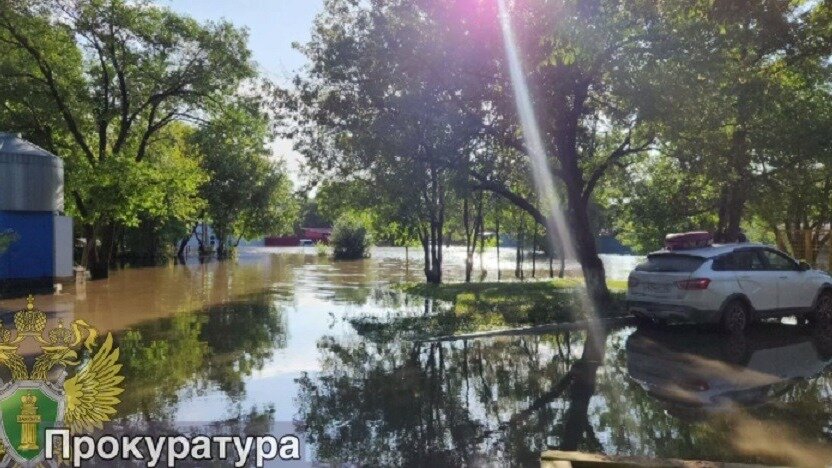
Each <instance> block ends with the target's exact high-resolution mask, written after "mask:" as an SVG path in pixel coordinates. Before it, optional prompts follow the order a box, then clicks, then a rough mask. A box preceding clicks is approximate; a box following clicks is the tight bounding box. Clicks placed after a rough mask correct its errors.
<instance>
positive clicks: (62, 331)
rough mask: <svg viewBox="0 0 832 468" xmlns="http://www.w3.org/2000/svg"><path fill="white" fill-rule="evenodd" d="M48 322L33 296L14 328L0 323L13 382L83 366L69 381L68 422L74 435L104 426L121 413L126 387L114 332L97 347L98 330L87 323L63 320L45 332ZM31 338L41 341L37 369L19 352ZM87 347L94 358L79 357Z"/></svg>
mask: <svg viewBox="0 0 832 468" xmlns="http://www.w3.org/2000/svg"><path fill="white" fill-rule="evenodd" d="M46 322H47V317H46V314H45V313H44V312H42V311H40V310H38V309H37V308H35V305H34V297H33V296H29V297H28V299H27V301H26V308H25V309H23V310H20V311H18V312H16V313H15V315H14V325H15V329H14V330H10V329H7V328H5V327H4V326H3V325H2V324H0V366H5V367H7V368H8V369H9V371H10V373H11V378H12V381H45V382H49V381H51V380H52V376H51V375H50V372H52V371H53V369H55V368H56V366H63V367H64V369H67V370H68V369H70V368H73V367H77V368H78V370H77V371H76V372H75V375H73V376H72V377H69V378H67V379H65V380H64V382H63V397H64V400H65V406H64V407H65V410H64V415H63V423H64V425H65V426H66V427H68V428H69V430H70V431H71V432H73V433H78V432H88V431H91V430H93V429H100V428H101V427H102V425H103V423H104V422H106V421H109V420H110V418H111V417H112V416H113V415H114V414H115V412H116V409H115V408H116V406H117V405H118V404H119V403H120V401H121V400H119V398H118V396H119V395H120V394H121V393H122V392H123V391H124V389H123V388H121V386H120V384H121V383H122V381H123V380H124V376H122V375H121V374H120V372H121V364H119V362H118V358H119V350H118V348H117V347H114V346H113V336H112V334H110V333H108V334H107V337H106V338H105V339H104V343H103V344H102V345H101V346H100V347H98V349H97V350H95V346H96V343H95V342H96V338H97V337H98V331H97V330H96V329H95V328H93V327H91V326H90V325H89V324H87V323H86V322H85V321H83V320H75V321H73V322H72V323H71V324H70V325H69V327H66V326H64V324H63V322H62V321H59V322H58V326H57V327H55V328H53V329H51V330H49V331H48V332H46V333H44V330H45V329H46ZM27 339H33V340H35V341H36V342H37V343H38V344H40V346H41V350H42V354H40V355H38V356H37V358H35V362H34V365H33V366H32V370H31V372H29V370H28V368H27V366H26V363H25V361H24V359H23V356H21V355H20V353H19V347H20V344H21V343H22V342H23V341H25V340H27ZM84 350H86V351H87V352H88V353H89V356H90V357H89V358H88V359H86V360H83V359H81V358H80V356H79V353H83V351H84Z"/></svg>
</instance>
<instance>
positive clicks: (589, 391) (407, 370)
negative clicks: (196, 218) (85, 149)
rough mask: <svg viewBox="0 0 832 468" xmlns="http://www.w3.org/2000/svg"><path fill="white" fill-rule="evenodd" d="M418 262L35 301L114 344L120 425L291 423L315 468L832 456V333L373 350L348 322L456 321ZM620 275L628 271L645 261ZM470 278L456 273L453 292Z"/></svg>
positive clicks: (758, 331) (148, 281)
mask: <svg viewBox="0 0 832 468" xmlns="http://www.w3.org/2000/svg"><path fill="white" fill-rule="evenodd" d="M417 253H418V252H417V251H415V249H414V250H412V251H411V261H410V262H407V261H406V260H405V259H404V255H403V250H395V249H377V251H376V252H375V255H374V257H373V258H372V259H369V260H364V261H357V262H337V263H333V262H331V261H330V260H328V259H326V258H320V257H317V256H315V254H314V250H313V249H307V250H303V249H288V250H284V249H264V248H259V249H258V248H252V249H246V250H244V251H243V252H241V254H240V257H239V258H238V259H237V260H235V261H229V262H223V263H217V262H211V263H206V264H200V263H198V262H196V260H192V261H191V262H190V263H189V264H187V265H177V266H174V265H171V266H165V267H154V268H134V269H125V270H120V271H116V272H114V273H113V275H112V277H111V278H110V279H109V280H106V281H96V282H89V283H88V284H87V285H86V286H85V287H84V288H82V289H81V290H77V291H75V290H72V289H71V288H70V290H69V291H67V292H66V293H65V294H62V295H59V296H43V297H38V298H37V304H38V306H39V307H40V308H41V309H43V310H45V311H50V312H57V313H58V314H60V315H62V316H67V317H74V318H83V319H84V320H86V321H88V322H89V323H91V324H93V325H95V326H97V327H98V328H99V329H102V330H110V331H113V333H114V334H115V335H116V337H117V341H118V344H119V346H120V349H121V353H122V357H121V360H122V362H123V363H124V373H125V375H126V381H125V387H126V388H127V391H126V392H125V393H124V395H123V402H122V404H121V405H120V406H119V416H120V418H121V420H122V421H124V422H131V421H132V422H141V421H145V422H148V421H169V422H171V423H175V422H180V421H209V422H211V421H216V422H223V421H263V420H265V421H268V424H270V425H271V426H272V427H276V425H284V426H286V427H290V426H288V425H287V424H286V423H292V424H293V425H294V427H295V428H296V430H297V431H299V433H300V434H302V438H303V439H304V440H305V441H306V443H307V446H306V454H305V456H304V459H306V460H317V461H322V462H354V463H358V464H362V465H375V466H378V465H403V464H419V465H425V464H433V465H436V466H444V465H460V464H470V465H479V464H484V463H494V462H496V463H500V464H502V463H506V464H535V463H537V461H538V460H539V457H540V452H541V451H542V450H545V449H547V448H559V449H564V450H585V451H591V452H602V453H607V454H620V455H645V456H656V457H673V458H687V459H706V460H726V461H745V462H766V463H783V464H805V465H816V464H818V463H823V462H828V461H829V460H832V448H830V445H829V442H830V437H832V399H830V398H831V397H832V395H831V394H830V390H832V386H831V385H830V384H831V383H832V380H831V379H830V376H832V372H830V368H829V364H830V363H831V362H832V332H827V331H824V330H813V329H808V328H799V327H797V326H794V325H788V324H761V325H759V326H757V327H755V328H754V329H753V330H752V331H750V332H749V333H748V334H747V335H745V336H744V337H741V338H729V337H726V336H724V335H721V334H717V333H715V332H714V331H711V330H707V329H698V328H686V327H677V328H672V329H665V330H661V329H635V328H634V327H625V328H619V329H615V330H610V331H608V332H607V333H605V334H604V336H600V337H598V338H599V340H597V341H595V340H590V339H589V337H588V336H587V334H586V333H584V332H575V331H572V332H563V333H554V334H544V335H529V336H522V335H521V336H499V337H494V338H487V339H476V340H457V341H443V342H430V341H423V342H413V341H408V340H401V339H397V338H396V336H395V335H394V334H378V333H376V334H372V335H367V336H362V335H361V334H359V333H358V332H357V331H356V330H355V328H353V326H352V325H351V322H350V320H351V319H355V318H357V317H367V316H374V317H378V318H380V319H384V318H389V317H399V316H402V315H413V316H419V315H422V314H425V313H437V311H441V310H443V305H442V304H441V303H434V302H432V301H428V302H426V300H425V299H423V298H420V297H415V296H408V295H405V294H404V293H402V292H400V291H399V290H398V289H396V288H391V287H390V284H391V283H397V282H401V281H420V280H421V278H422V275H421V271H420V270H419V263H418V257H416V254H417ZM453 255H454V253H453V252H452V253H451V255H449V256H450V257H451V258H454V257H453ZM509 255H511V253H510V252H508V253H506V258H510V257H509ZM492 260H493V259H492ZM489 261H490V260H489ZM489 261H487V262H486V264H487V266H489V265H492V266H493V264H492V263H488V262H489ZM607 262H608V269H610V270H611V271H614V272H615V271H619V270H620V271H625V273H624V274H626V270H627V268H628V265H631V264H633V263H634V262H635V260H634V259H630V258H626V257H625V258H617V259H616V258H608V259H607ZM459 265H462V262H461V261H460V262H459ZM506 267H510V265H508V266H506ZM492 271H493V270H492ZM614 274H617V273H614ZM459 275H461V271H460V270H454V269H453V268H451V269H450V270H449V273H448V276H449V277H450V280H453V279H454V278H455V277H456V278H458V277H459ZM22 303H24V301H22V300H19V299H18V300H4V301H0V309H5V310H13V309H18V308H20V307H21V305H22ZM592 342H599V343H602V344H603V345H602V346H601V348H598V347H595V346H592V345H590V344H589V343H592ZM772 441H776V443H772Z"/></svg>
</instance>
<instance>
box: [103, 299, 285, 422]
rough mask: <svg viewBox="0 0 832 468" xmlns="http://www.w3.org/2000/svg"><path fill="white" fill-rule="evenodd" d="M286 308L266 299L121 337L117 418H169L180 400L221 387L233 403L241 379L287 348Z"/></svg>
mask: <svg viewBox="0 0 832 468" xmlns="http://www.w3.org/2000/svg"><path fill="white" fill-rule="evenodd" d="M285 320H286V319H285V316H284V314H283V310H282V309H279V308H277V307H276V306H275V305H274V304H273V303H272V302H271V301H269V300H268V298H267V297H252V298H250V299H249V300H246V301H239V302H232V303H227V304H221V305H216V306H212V307H210V308H208V309H206V310H204V311H203V312H202V313H198V314H184V313H183V314H176V315H173V316H171V317H168V318H164V319H160V320H155V321H151V322H146V323H144V324H141V325H139V326H137V327H135V328H134V329H132V330H130V331H127V332H125V333H123V334H122V335H121V336H120V337H119V346H120V349H121V362H122V363H123V365H124V367H123V373H124V375H125V388H126V391H125V392H124V394H123V396H122V402H121V404H120V405H119V408H118V409H119V414H121V415H124V416H125V417H127V418H128V419H130V418H133V419H135V418H140V419H143V420H146V421H151V420H169V419H171V418H172V417H173V415H174V414H175V410H176V406H177V403H178V402H179V401H180V398H182V397H183V396H184V397H188V396H192V395H199V394H201V393H203V392H205V391H207V390H215V389H219V390H220V391H222V392H223V393H225V394H226V395H227V396H228V397H229V398H230V401H231V402H232V403H235V402H239V401H240V400H241V399H242V397H243V396H244V393H245V383H244V379H245V378H246V377H248V376H250V375H251V373H252V372H253V371H255V370H259V369H262V368H263V366H264V364H265V363H266V362H267V361H268V360H269V359H270V358H271V356H272V354H273V352H274V350H275V349H279V348H284V347H285V346H286V322H285Z"/></svg>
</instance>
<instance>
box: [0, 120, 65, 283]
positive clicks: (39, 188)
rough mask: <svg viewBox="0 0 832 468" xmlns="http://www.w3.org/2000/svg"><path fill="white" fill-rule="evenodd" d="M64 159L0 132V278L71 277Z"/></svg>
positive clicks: (12, 134)
mask: <svg viewBox="0 0 832 468" xmlns="http://www.w3.org/2000/svg"><path fill="white" fill-rule="evenodd" d="M63 210H64V164H63V161H62V160H61V158H59V157H57V156H55V155H54V154H52V153H50V152H48V151H46V150H44V149H43V148H40V147H38V146H37V145H34V144H32V143H30V142H28V141H26V140H24V139H22V138H21V137H20V135H17V134H14V133H0V233H3V234H4V235H5V236H6V237H7V238H9V237H10V238H11V239H12V243H11V244H10V245H9V246H8V248H7V249H6V250H5V251H4V252H3V253H0V280H16V279H38V278H42V279H52V278H55V277H68V276H71V275H72V220H71V219H70V218H67V217H66V216H63Z"/></svg>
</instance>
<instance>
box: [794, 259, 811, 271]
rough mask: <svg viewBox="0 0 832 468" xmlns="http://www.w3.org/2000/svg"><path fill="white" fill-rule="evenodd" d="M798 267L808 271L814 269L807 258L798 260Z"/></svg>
mask: <svg viewBox="0 0 832 468" xmlns="http://www.w3.org/2000/svg"><path fill="white" fill-rule="evenodd" d="M797 269H798V270H800V271H807V270H811V269H812V265H809V262H807V261H806V260H801V261H799V262H797Z"/></svg>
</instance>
